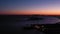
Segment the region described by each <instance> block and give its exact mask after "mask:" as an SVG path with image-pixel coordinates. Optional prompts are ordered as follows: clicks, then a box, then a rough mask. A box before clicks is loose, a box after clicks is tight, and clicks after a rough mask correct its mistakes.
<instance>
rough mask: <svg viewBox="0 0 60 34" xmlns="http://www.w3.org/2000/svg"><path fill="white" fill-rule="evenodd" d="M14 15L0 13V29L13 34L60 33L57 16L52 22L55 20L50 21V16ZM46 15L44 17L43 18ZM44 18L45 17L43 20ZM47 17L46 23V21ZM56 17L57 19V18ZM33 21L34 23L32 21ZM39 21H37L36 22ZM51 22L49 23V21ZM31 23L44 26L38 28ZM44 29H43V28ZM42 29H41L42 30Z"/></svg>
mask: <svg viewBox="0 0 60 34" xmlns="http://www.w3.org/2000/svg"><path fill="white" fill-rule="evenodd" d="M40 17H41V16H38V17H36V16H33V17H32V16H31V15H30V16H21V15H20V16H17V15H16V16H14V15H10V16H9V15H0V31H1V32H3V33H4V34H5V33H8V32H10V33H12V32H13V33H15V34H60V23H59V22H58V21H57V20H59V18H58V16H55V17H56V22H57V23H52V22H53V21H54V20H55V17H54V16H53V18H54V20H52V21H50V20H51V19H50V16H43V18H42V17H41V18H40ZM45 17H46V18H45ZM44 18H45V19H46V21H45V22H42V21H44ZM47 18H48V20H49V19H50V20H49V21H48V22H49V23H48V24H47V23H46V22H47ZM51 18H52V17H51ZM57 18H58V19H57ZM33 22H34V23H33ZM37 22H39V23H37ZM50 22H51V23H50ZM33 25H38V26H40V27H41V26H44V27H41V28H39V29H36V28H34V26H33ZM43 29H44V30H43ZM42 30H43V31H42Z"/></svg>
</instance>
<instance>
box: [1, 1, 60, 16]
mask: <svg viewBox="0 0 60 34" xmlns="http://www.w3.org/2000/svg"><path fill="white" fill-rule="evenodd" d="M0 14H43V15H60V0H0Z"/></svg>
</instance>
